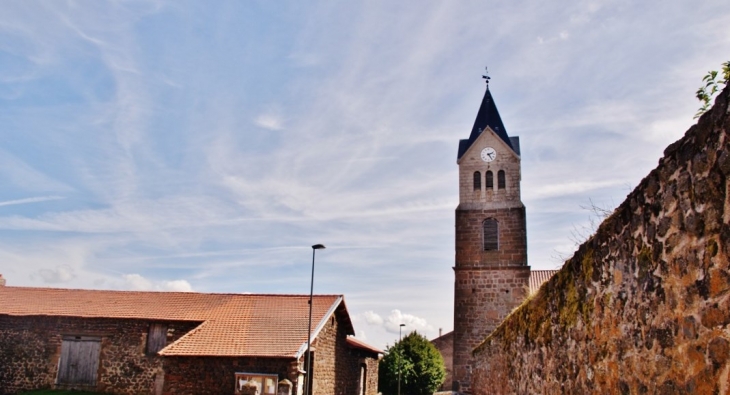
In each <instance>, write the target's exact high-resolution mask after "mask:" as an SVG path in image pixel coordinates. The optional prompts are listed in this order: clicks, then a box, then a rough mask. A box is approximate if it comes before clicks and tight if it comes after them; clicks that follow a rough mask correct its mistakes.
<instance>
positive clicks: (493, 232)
mask: <svg viewBox="0 0 730 395" xmlns="http://www.w3.org/2000/svg"><path fill="white" fill-rule="evenodd" d="M482 226H483V228H484V251H497V250H498V249H499V223H498V222H497V220H496V219H493V218H489V219H485V220H484V223H483V224H482Z"/></svg>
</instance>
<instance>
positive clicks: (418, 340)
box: [378, 331, 446, 395]
mask: <svg viewBox="0 0 730 395" xmlns="http://www.w3.org/2000/svg"><path fill="white" fill-rule="evenodd" d="M399 365H400V373H401V385H400V387H401V391H400V393H401V395H431V394H433V393H434V392H435V391H436V390H437V389H438V388H439V387H440V386H441V384H443V382H444V379H445V378H446V368H445V367H444V359H443V358H442V357H441V353H439V351H438V350H437V349H436V347H435V346H434V345H433V344H431V342H430V341H428V339H426V338H425V337H423V336H421V335H419V334H418V332H416V331H413V332H411V333H409V334H408V335H406V337H404V338H403V340H401V341H399V342H397V343H395V344H394V345H393V347H387V348H386V350H385V357H383V359H381V360H380V367H379V374H378V388H379V389H380V391H381V392H382V393H383V395H397V393H398V369H399Z"/></svg>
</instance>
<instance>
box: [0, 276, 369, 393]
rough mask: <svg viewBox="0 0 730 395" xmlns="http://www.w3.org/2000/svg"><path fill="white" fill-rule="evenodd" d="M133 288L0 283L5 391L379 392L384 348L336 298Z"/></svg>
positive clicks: (0, 365)
mask: <svg viewBox="0 0 730 395" xmlns="http://www.w3.org/2000/svg"><path fill="white" fill-rule="evenodd" d="M308 301H309V296H308V295H253V294H206V293H192V292H189V293H188V292H128V291H98V290H78V289H54V288H24V287H7V286H4V285H0V394H15V393H19V392H23V391H28V390H35V389H79V390H91V391H97V392H105V393H115V394H155V395H161V394H196V395H202V394H215V395H220V394H232V395H233V394H244V393H246V394H247V393H251V392H249V391H250V388H251V387H256V390H255V391H253V392H254V393H256V394H257V395H283V394H290V395H291V394H302V393H303V389H304V386H305V385H310V386H311V391H309V392H310V393H313V394H318V395H319V394H325V395H327V394H331V395H335V394H354V395H375V394H376V393H377V377H378V359H379V357H380V356H381V355H382V351H380V350H378V349H376V348H374V347H371V346H369V345H367V344H365V343H363V342H361V341H359V340H357V339H355V338H353V337H352V336H353V335H354V333H355V332H354V329H353V326H352V322H351V320H350V316H349V313H348V311H347V307H346V305H345V301H344V297H343V296H342V295H316V296H314V300H313V303H312V308H313V313H312V328H311V331H312V346H311V356H312V360H313V368H312V369H311V370H312V371H311V372H310V376H311V377H312V380H311V382H310V383H307V374H306V372H305V359H306V357H305V354H306V350H307V323H308V317H309V304H308Z"/></svg>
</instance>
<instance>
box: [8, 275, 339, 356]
mask: <svg viewBox="0 0 730 395" xmlns="http://www.w3.org/2000/svg"><path fill="white" fill-rule="evenodd" d="M308 300H309V295H255V294H204V293H193V292H130V291H96V290H80V289H58V288H24V287H0V314H5V315H11V316H33V315H46V316H65V317H88V318H92V317H93V318H128V319H145V320H160V321H193V322H196V321H199V322H201V325H200V326H198V327H196V328H195V329H194V330H192V331H190V332H188V333H187V334H185V335H184V336H183V337H181V338H180V339H178V340H177V341H176V342H174V343H172V344H170V345H168V346H167V347H165V348H164V349H163V350H162V351H160V354H162V355H169V356H173V355H177V356H183V355H187V356H204V355H207V356H265V357H294V356H295V355H296V354H297V353H298V352H299V350H300V349H301V348H302V346H303V345H304V344H306V338H307V322H308V317H309V304H308ZM340 304H342V305H343V306H344V299H343V297H342V296H341V295H315V296H314V301H313V304H312V309H313V310H312V331H313V334H316V333H315V332H316V328H317V327H318V326H319V324H320V323H321V322H323V321H324V320H327V319H329V316H330V315H331V314H332V312H334V310H335V308H337V307H338V306H339V305H340ZM349 329H350V330H351V328H349Z"/></svg>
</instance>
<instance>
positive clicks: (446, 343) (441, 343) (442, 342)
mask: <svg viewBox="0 0 730 395" xmlns="http://www.w3.org/2000/svg"><path fill="white" fill-rule="evenodd" d="M431 344H433V345H434V346H435V347H436V349H438V350H439V353H440V354H441V357H442V358H443V359H444V367H445V368H446V378H445V379H444V383H443V384H441V387H440V388H439V391H450V390H451V383H452V381H453V380H454V376H453V370H454V332H449V333H447V334H445V335H443V336H439V337H437V338H435V339H433V340H431Z"/></svg>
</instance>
